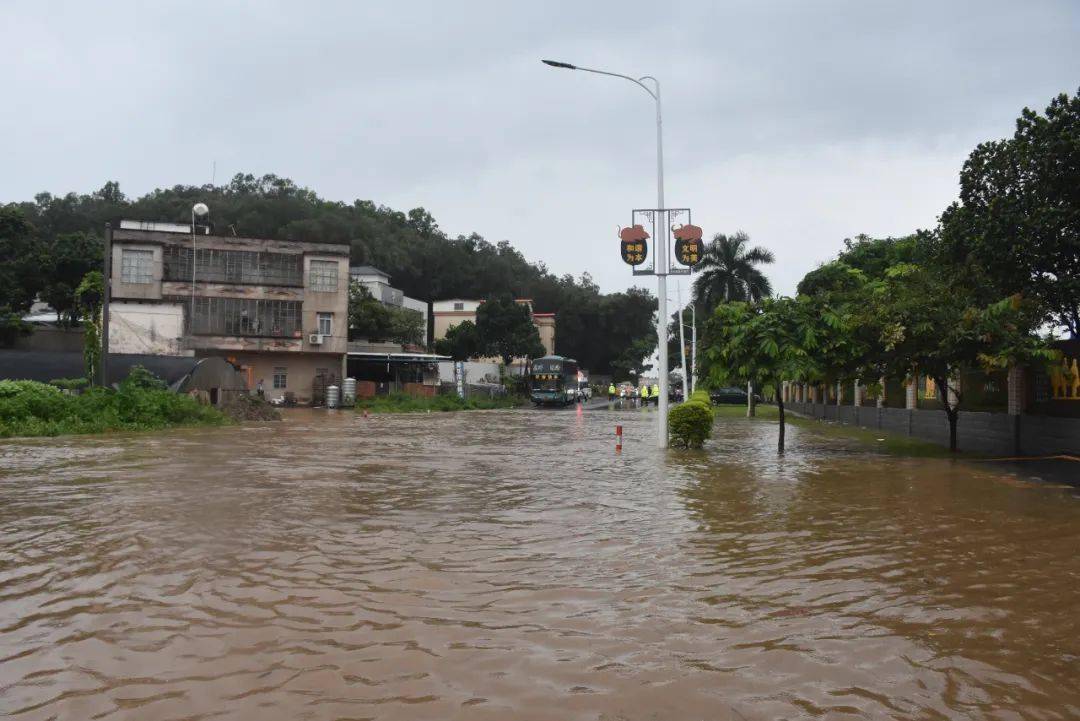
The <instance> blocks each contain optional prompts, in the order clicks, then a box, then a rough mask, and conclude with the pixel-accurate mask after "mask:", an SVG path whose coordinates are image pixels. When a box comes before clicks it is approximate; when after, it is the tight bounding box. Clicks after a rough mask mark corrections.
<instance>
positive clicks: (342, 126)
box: [0, 0, 1080, 292]
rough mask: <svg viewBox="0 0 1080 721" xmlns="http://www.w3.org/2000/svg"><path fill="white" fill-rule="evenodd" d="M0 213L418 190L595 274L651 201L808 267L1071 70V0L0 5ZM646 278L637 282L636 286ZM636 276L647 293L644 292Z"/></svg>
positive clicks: (918, 191) (951, 178) (930, 208)
mask: <svg viewBox="0 0 1080 721" xmlns="http://www.w3.org/2000/svg"><path fill="white" fill-rule="evenodd" d="M0 26H2V27H3V28H4V36H5V45H6V47H5V49H4V52H3V59H2V60H0V68H2V70H3V72H2V74H0V77H3V79H4V89H5V106H6V108H5V112H3V113H0V167H2V169H3V170H2V172H0V201H10V200H23V199H29V198H31V197H32V196H33V195H34V193H36V192H39V191H41V190H49V191H51V192H54V193H60V192H65V191H68V190H78V191H81V192H86V191H89V190H92V189H96V188H99V187H100V186H101V185H102V184H103V183H104V181H105V180H110V179H111V180H117V181H119V182H120V185H121V189H122V190H124V191H125V192H126V193H127V194H128V195H138V194H142V193H144V192H146V191H148V190H151V189H153V188H155V187H159V186H168V185H172V184H175V183H190V184H201V183H205V182H209V181H210V179H211V168H212V167H213V164H214V163H215V162H216V164H217V180H218V182H221V181H225V180H228V178H229V177H231V176H232V175H233V174H234V173H236V172H251V173H256V174H262V173H271V172H272V173H277V174H279V175H284V176H288V177H290V178H292V179H294V180H295V181H296V182H297V183H299V184H302V185H307V186H309V187H311V188H313V189H315V190H316V191H317V192H318V193H320V194H321V195H323V196H325V197H329V198H333V199H340V200H346V201H351V200H352V199H354V198H365V199H371V200H374V201H376V202H378V203H383V204H386V205H390V206H392V207H394V208H398V209H401V210H406V209H408V208H411V207H415V206H418V205H422V206H424V207H425V208H427V209H428V210H429V211H431V212H432V213H433V214H434V215H435V217H436V218H437V219H438V221H439V223H440V225H441V226H442V227H443V229H444V230H446V231H447V232H449V233H451V234H457V233H468V232H470V231H473V230H475V231H477V232H479V233H481V234H482V235H484V236H485V237H486V238H488V239H489V240H492V241H497V240H501V239H509V240H510V241H511V242H513V243H514V245H516V246H517V247H518V248H520V249H521V250H522V251H523V252H524V253H525V254H526V255H527V256H528V257H529V258H530V259H532V260H536V261H543V262H544V263H546V264H547V266H548V267H549V268H551V269H552V270H553V271H556V272H558V273H565V272H570V273H574V274H575V275H577V274H579V273H581V272H582V271H588V272H589V273H591V274H592V275H593V277H594V278H596V280H597V281H598V282H599V283H600V285H601V287H602V288H603V289H605V290H615V289H619V288H623V287H626V286H627V285H630V284H632V283H633V280H634V279H633V278H632V276H631V275H630V274H629V272H628V271H627V269H626V266H623V265H622V263H621V262H620V261H619V259H618V255H617V247H618V242H617V239H616V236H615V233H616V228H617V226H618V225H625V224H627V222H628V220H629V217H630V210H631V209H632V208H634V207H651V206H652V205H654V203H655V199H656V186H655V135H654V124H653V123H654V116H653V108H652V105H651V100H650V98H649V97H648V96H647V95H645V93H644V92H642V91H641V90H640V89H639V88H637V87H635V86H633V85H631V84H630V83H627V82H625V81H622V80H617V79H613V78H604V77H600V76H596V75H590V74H587V73H580V72H576V73H575V72H570V71H563V70H554V69H551V68H548V67H546V66H544V65H542V64H541V63H540V59H541V58H556V59H562V60H567V61H569V62H572V63H576V64H578V65H582V66H587V67H596V68H604V69H610V70H614V71H616V72H621V73H625V74H631V75H645V74H651V75H655V76H657V77H658V78H660V81H661V82H662V84H663V98H664V115H665V132H664V144H665V154H666V175H667V192H666V195H667V204H668V205H669V206H673V207H674V206H686V207H690V208H692V209H693V212H694V220H695V222H696V223H697V224H698V225H701V226H702V227H703V228H704V229H705V231H706V233H707V234H712V233H715V232H729V233H730V232H734V231H736V230H740V229H741V230H745V231H746V232H747V233H749V234H750V236H751V238H752V239H753V241H754V242H755V243H758V244H761V245H764V246H766V247H768V248H771V249H772V250H773V251H774V252H775V254H776V256H777V263H776V265H775V266H774V267H773V268H772V269H770V271H769V274H770V276H771V277H772V279H773V281H774V285H775V286H776V289H777V290H778V291H781V292H791V291H792V290H793V289H794V286H795V284H796V283H797V282H798V280H799V278H800V277H802V275H803V274H804V273H805V272H806V271H807V270H809V269H811V268H813V267H814V266H815V265H816V264H817V263H819V262H821V261H823V260H826V259H828V258H829V257H830V256H831V255H833V254H835V253H836V252H837V250H838V249H839V248H840V246H841V242H842V240H843V238H845V237H848V236H852V235H855V234H857V233H869V234H871V235H897V234H904V233H908V232H910V231H912V230H913V229H915V228H918V227H926V226H930V225H932V224H933V223H934V221H935V218H936V216H937V214H938V213H940V211H941V210H942V209H943V208H944V207H945V206H946V205H947V204H948V203H949V202H950V201H951V200H952V199H953V198H954V197H955V196H956V192H957V172H958V170H959V168H960V165H961V164H962V162H963V160H964V158H965V157H966V155H967V153H968V152H969V151H970V150H971V148H972V147H974V145H975V144H976V143H978V142H980V141H982V140H986V139H991V138H999V137H1004V136H1006V135H1009V134H1010V133H1011V130H1012V125H1013V121H1014V119H1015V118H1016V116H1017V115H1018V113H1019V111H1020V109H1021V108H1023V107H1024V106H1025V105H1027V106H1031V107H1034V108H1039V109H1042V108H1044V107H1045V106H1046V104H1047V102H1048V101H1049V100H1050V98H1051V97H1052V96H1053V95H1054V94H1056V93H1059V92H1069V93H1075V92H1076V91H1077V87H1078V86H1080V41H1078V40H1077V38H1080V2H1076V1H1075V0H1062V1H1061V2H1053V1H1049V0H1046V1H1043V0H1029V1H1026V2H1018V1H1015V0H1013V1H1010V2H993V1H991V0H981V1H979V2H945V1H943V0H939V1H936V2H904V3H897V2H892V3H885V2H869V1H867V0H855V1H851V2H841V1H834V2H828V1H821V2H814V3H809V2H801V1H795V0H792V1H790V2H765V1H756V0H755V1H753V2H751V1H747V2H730V1H729V2H719V1H717V2H696V3H670V4H669V3H660V2H653V3H632V2H605V3H599V2H597V3H586V2H566V3H562V2H544V3H528V4H526V3H512V2H491V3H466V2H461V3H447V2H432V3H408V2H393V3H390V2H384V3H377V2H364V3H359V2H328V1H327V2H308V3H296V2H290V3H284V2H282V3H271V2H250V3H242V2H222V1H220V0H219V1H217V2H207V3H199V2H191V1H187V2H183V3H180V2H160V3H138V4H136V3H120V2H95V3H86V2H82V3H70V4H65V3H60V2H49V3H45V2H20V1H18V0H16V1H15V2H11V1H10V0H8V1H7V2H4V3H3V5H2V6H0ZM638 280H639V283H640V281H641V280H642V279H638ZM648 285H649V286H650V287H653V286H652V283H648Z"/></svg>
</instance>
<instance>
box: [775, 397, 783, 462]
mask: <svg viewBox="0 0 1080 721" xmlns="http://www.w3.org/2000/svg"><path fill="white" fill-rule="evenodd" d="M776 407H777V409H778V410H779V411H780V440H779V441H778V442H777V444H776V452H777V453H783V452H784V394H783V393H781V389H780V387H779V386H777V388H776Z"/></svg>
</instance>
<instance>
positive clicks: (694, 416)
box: [668, 394, 713, 448]
mask: <svg viewBox="0 0 1080 721" xmlns="http://www.w3.org/2000/svg"><path fill="white" fill-rule="evenodd" d="M695 395H696V394H695ZM712 424H713V412H712V408H710V407H709V406H708V405H707V404H706V403H701V402H700V401H698V400H696V399H693V398H692V399H691V400H689V401H687V402H686V403H680V404H679V405H677V406H675V407H673V408H672V409H671V410H670V411H668V435H669V437H670V439H671V445H673V446H676V447H678V448H701V446H702V445H704V443H705V439H707V438H708V437H709V436H710V435H711V434H712Z"/></svg>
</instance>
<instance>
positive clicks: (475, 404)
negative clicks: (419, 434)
mask: <svg viewBox="0 0 1080 721" xmlns="http://www.w3.org/2000/svg"><path fill="white" fill-rule="evenodd" d="M521 403H522V401H521V399H520V398H517V397H515V396H504V397H502V398H488V397H487V396H473V397H470V398H464V399H462V398H458V397H457V396H456V395H437V396H410V395H408V394H406V393H393V394H391V395H387V396H374V397H372V398H357V399H356V410H358V411H368V412H369V413H427V412H439V413H447V412H450V411H485V410H492V409H496V408H514V407H516V406H519V405H521Z"/></svg>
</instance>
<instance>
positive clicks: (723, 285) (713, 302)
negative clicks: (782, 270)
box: [694, 230, 774, 311]
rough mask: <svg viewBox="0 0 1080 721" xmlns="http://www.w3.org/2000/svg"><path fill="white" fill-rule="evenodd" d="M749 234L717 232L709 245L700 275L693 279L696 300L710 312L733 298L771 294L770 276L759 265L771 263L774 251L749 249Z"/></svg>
mask: <svg viewBox="0 0 1080 721" xmlns="http://www.w3.org/2000/svg"><path fill="white" fill-rule="evenodd" d="M749 243H750V236H749V235H747V234H746V233H744V232H743V231H741V230H740V231H739V232H737V233H735V234H734V235H731V236H728V235H724V234H723V233H717V234H716V235H714V236H713V239H712V242H711V243H709V244H708V245H706V247H705V252H704V254H703V255H702V258H701V263H700V264H699V265H698V270H699V271H700V273H701V274H700V275H699V276H698V279H697V281H695V282H694V301H695V302H696V303H697V304H698V307H699V308H705V309H707V310H709V311H711V310H712V309H713V308H715V307H716V306H717V305H718V304H720V303H727V302H729V301H733V300H761V299H762V298H765V297H768V296H769V295H771V294H772V286H771V285H770V284H769V279H768V278H766V277H765V275H764V274H763V273H762V272H761V271H760V270H759V269H758V268H757V266H759V265H766V264H769V263H772V262H773V260H774V257H773V254H772V252H771V251H769V250H767V249H765V248H762V247H761V246H755V247H753V248H749V247H748V245H749Z"/></svg>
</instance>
